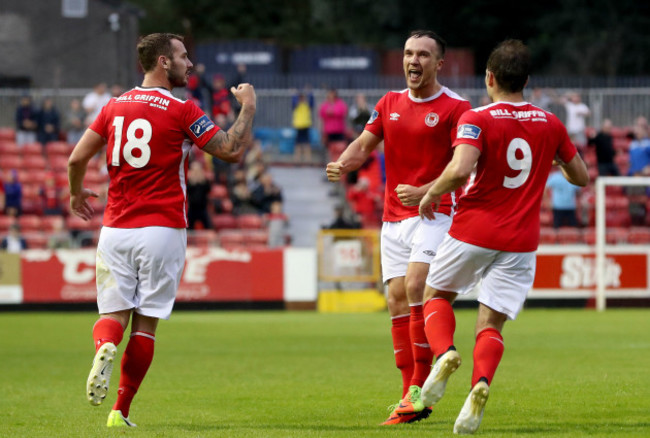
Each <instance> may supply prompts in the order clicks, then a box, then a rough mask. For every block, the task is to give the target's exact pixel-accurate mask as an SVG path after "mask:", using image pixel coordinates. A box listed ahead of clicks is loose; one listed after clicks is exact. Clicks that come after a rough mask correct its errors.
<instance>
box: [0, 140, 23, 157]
mask: <svg viewBox="0 0 650 438" xmlns="http://www.w3.org/2000/svg"><path fill="white" fill-rule="evenodd" d="M5 155H20V148H19V147H18V145H17V144H16V143H14V142H13V141H7V140H0V157H2V156H5Z"/></svg>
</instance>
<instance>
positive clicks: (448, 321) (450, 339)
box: [424, 298, 456, 357]
mask: <svg viewBox="0 0 650 438" xmlns="http://www.w3.org/2000/svg"><path fill="white" fill-rule="evenodd" d="M455 331H456V316H455V315H454V309H453V308H452V307H451V304H450V303H449V301H447V300H445V299H443V298H432V299H430V300H428V301H427V302H426V303H424V332H425V333H426V335H427V340H428V341H429V345H430V346H431V351H432V352H433V354H434V355H435V356H436V357H440V355H442V354H444V353H446V352H447V350H449V349H450V348H452V347H453V346H454V332H455Z"/></svg>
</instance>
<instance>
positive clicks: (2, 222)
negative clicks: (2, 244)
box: [0, 214, 17, 234]
mask: <svg viewBox="0 0 650 438" xmlns="http://www.w3.org/2000/svg"><path fill="white" fill-rule="evenodd" d="M16 222H17V221H16V218H15V217H13V216H5V215H4V214H2V215H0V233H3V234H4V233H6V232H7V230H8V229H9V227H10V226H11V225H12V224H15V223H16Z"/></svg>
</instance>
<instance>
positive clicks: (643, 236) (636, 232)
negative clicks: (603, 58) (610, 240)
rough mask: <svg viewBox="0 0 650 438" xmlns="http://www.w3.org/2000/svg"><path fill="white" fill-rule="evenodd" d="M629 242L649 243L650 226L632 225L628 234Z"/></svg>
mask: <svg viewBox="0 0 650 438" xmlns="http://www.w3.org/2000/svg"><path fill="white" fill-rule="evenodd" d="M627 241H628V243H635V244H640V243H643V244H647V243H650V228H647V227H632V228H630V231H629V233H628V234H627Z"/></svg>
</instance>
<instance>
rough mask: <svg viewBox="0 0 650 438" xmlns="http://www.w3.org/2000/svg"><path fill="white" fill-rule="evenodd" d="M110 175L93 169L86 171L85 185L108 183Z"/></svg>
mask: <svg viewBox="0 0 650 438" xmlns="http://www.w3.org/2000/svg"><path fill="white" fill-rule="evenodd" d="M108 180H109V178H108V174H105V173H102V172H100V171H99V170H95V169H92V168H88V170H87V171H86V175H85V177H84V183H85V184H89V185H90V184H95V185H101V184H104V183H106V182H108Z"/></svg>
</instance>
